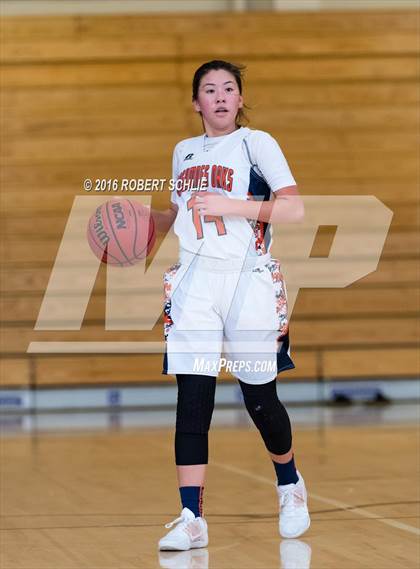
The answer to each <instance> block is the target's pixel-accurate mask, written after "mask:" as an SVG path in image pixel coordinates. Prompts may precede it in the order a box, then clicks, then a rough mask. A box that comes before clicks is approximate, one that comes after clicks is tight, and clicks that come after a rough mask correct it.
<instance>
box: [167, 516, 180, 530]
mask: <svg viewBox="0 0 420 569" xmlns="http://www.w3.org/2000/svg"><path fill="white" fill-rule="evenodd" d="M183 519H184V518H183V517H182V516H179V518H175V519H174V520H173V521H172V522H169V524H165V527H166V529H170V528H171V527H172V526H174V525H175V524H177V523H179V522H182V521H183Z"/></svg>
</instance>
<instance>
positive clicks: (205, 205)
mask: <svg viewBox="0 0 420 569" xmlns="http://www.w3.org/2000/svg"><path fill="white" fill-rule="evenodd" d="M274 196H275V199H272V200H269V201H254V200H239V199H230V198H227V197H225V196H221V195H220V194H215V193H210V192H206V193H200V194H197V196H196V200H195V203H194V205H193V208H194V209H197V210H198V212H199V213H200V214H201V215H234V216H239V217H246V218H248V219H258V220H260V221H265V222H268V223H294V222H301V221H303V219H304V216H305V210H304V206H303V201H302V198H301V197H300V195H299V192H298V190H297V187H296V186H288V187H285V188H279V189H278V190H276V191H275V192H274Z"/></svg>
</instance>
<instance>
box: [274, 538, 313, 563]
mask: <svg viewBox="0 0 420 569" xmlns="http://www.w3.org/2000/svg"><path fill="white" fill-rule="evenodd" d="M311 555H312V549H311V546H310V545H309V543H306V542H304V541H301V540H300V539H283V540H282V541H281V542H280V567H281V569H309V568H310V566H311Z"/></svg>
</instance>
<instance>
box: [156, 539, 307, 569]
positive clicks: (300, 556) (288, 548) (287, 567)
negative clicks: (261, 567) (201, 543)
mask: <svg viewBox="0 0 420 569" xmlns="http://www.w3.org/2000/svg"><path fill="white" fill-rule="evenodd" d="M311 555H312V549H311V546H310V545H309V544H308V543H306V542H304V541H301V540H300V539H283V540H282V541H281V542H280V560H279V561H280V563H279V567H280V569H310V567H311ZM159 564H160V567H162V568H164V569H208V568H209V551H208V549H205V548H202V549H190V550H189V551H159Z"/></svg>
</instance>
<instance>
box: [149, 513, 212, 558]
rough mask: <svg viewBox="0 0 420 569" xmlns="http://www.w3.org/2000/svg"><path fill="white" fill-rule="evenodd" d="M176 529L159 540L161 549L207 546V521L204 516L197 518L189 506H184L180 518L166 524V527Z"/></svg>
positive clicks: (180, 549)
mask: <svg viewBox="0 0 420 569" xmlns="http://www.w3.org/2000/svg"><path fill="white" fill-rule="evenodd" d="M175 524H178V525H177V526H176V527H175V528H174V529H172V530H171V531H170V532H169V533H167V534H166V535H165V537H162V539H161V540H160V541H159V549H160V550H161V551H187V550H188V549H193V548H196V547H207V545H208V543H209V538H208V534H207V522H206V520H205V519H204V518H196V517H195V515H194V513H193V512H192V511H191V510H189V509H188V508H184V509H183V510H182V512H181V515H180V517H179V518H176V520H174V521H173V522H171V523H169V524H166V525H165V527H166V528H168V529H169V528H171V527H172V526H174V525H175Z"/></svg>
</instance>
